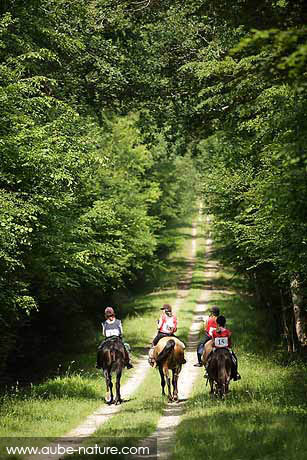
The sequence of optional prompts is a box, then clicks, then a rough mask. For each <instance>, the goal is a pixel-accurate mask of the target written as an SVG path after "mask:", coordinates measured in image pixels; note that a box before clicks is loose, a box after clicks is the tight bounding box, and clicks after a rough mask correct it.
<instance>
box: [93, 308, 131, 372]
mask: <svg viewBox="0 0 307 460" xmlns="http://www.w3.org/2000/svg"><path fill="white" fill-rule="evenodd" d="M104 315H105V318H106V320H105V321H104V322H103V323H102V334H103V335H104V336H105V339H104V340H103V341H102V342H101V344H100V345H99V347H98V351H97V364H96V368H97V369H101V368H102V365H101V359H100V351H101V350H102V348H103V346H104V344H105V343H106V341H107V340H108V339H110V338H111V337H119V338H120V340H122V342H123V339H122V336H123V326H122V322H121V321H120V320H119V319H116V317H115V312H114V310H113V308H112V307H107V308H106V309H105V311H104ZM123 345H124V348H125V354H126V356H125V358H126V367H127V369H132V368H133V365H132V363H131V358H130V355H129V350H130V347H129V344H128V343H125V342H123Z"/></svg>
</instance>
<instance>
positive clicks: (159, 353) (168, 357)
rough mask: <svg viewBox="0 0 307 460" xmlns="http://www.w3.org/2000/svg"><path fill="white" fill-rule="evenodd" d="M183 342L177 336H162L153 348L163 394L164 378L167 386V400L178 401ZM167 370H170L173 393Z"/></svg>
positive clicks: (183, 361) (182, 361) (182, 362)
mask: <svg viewBox="0 0 307 460" xmlns="http://www.w3.org/2000/svg"><path fill="white" fill-rule="evenodd" d="M184 348H185V346H184V344H183V343H182V342H181V341H180V340H179V339H177V337H163V338H162V339H160V340H159V342H158V344H157V345H156V346H155V348H154V354H153V355H154V358H155V360H156V363H157V366H158V368H159V372H160V376H161V387H162V395H163V396H164V395H165V391H164V388H165V380H166V382H167V388H168V400H169V401H170V402H172V401H178V377H179V374H180V371H181V368H182V365H183V364H184V363H185V362H186V361H185V359H184ZM169 370H171V371H172V374H173V378H172V384H173V394H172V389H171V379H170V376H169Z"/></svg>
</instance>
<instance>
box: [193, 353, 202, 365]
mask: <svg viewBox="0 0 307 460" xmlns="http://www.w3.org/2000/svg"><path fill="white" fill-rule="evenodd" d="M197 358H198V363H196V364H194V366H195V367H203V363H202V362H201V355H200V354H199V353H197Z"/></svg>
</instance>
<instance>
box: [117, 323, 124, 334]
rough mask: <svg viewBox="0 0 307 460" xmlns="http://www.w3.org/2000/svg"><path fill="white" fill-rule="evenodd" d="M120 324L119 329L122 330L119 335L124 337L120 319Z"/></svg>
mask: <svg viewBox="0 0 307 460" xmlns="http://www.w3.org/2000/svg"><path fill="white" fill-rule="evenodd" d="M118 325H119V331H120V332H119V336H120V337H122V336H123V334H124V332H123V325H122V322H121V321H119V324H118Z"/></svg>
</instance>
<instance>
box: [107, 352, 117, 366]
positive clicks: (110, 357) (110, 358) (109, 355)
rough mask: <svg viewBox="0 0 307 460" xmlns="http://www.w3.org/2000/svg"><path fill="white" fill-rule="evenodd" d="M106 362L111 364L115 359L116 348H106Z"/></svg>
mask: <svg viewBox="0 0 307 460" xmlns="http://www.w3.org/2000/svg"><path fill="white" fill-rule="evenodd" d="M105 358H106V359H105V363H106V365H107V366H111V364H112V362H114V361H115V358H116V357H115V350H106V353H105Z"/></svg>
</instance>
